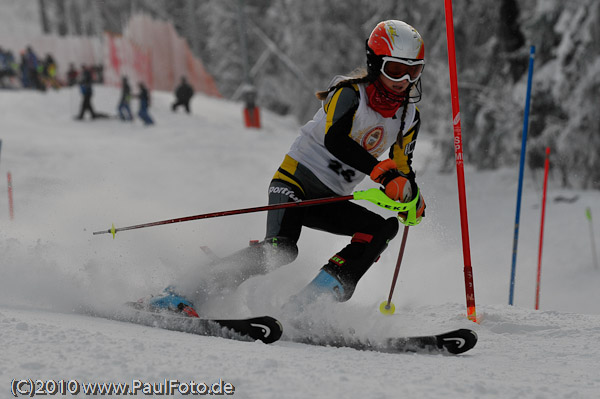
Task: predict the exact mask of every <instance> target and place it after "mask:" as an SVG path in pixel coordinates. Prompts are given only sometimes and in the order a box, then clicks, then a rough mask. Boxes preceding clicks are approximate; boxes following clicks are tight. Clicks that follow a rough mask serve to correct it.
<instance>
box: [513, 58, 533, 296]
mask: <svg viewBox="0 0 600 399" xmlns="http://www.w3.org/2000/svg"><path fill="white" fill-rule="evenodd" d="M534 60H535V46H531V50H530V52H529V74H528V76H527V96H526V98H525V117H524V119H523V142H522V143H521V161H520V164H519V189H518V191H517V212H516V216H515V236H514V239H513V252H512V267H511V271H510V294H509V296H508V304H509V305H512V304H513V298H514V294H515V270H516V268H517V245H518V242H519V220H520V218H521V194H522V193H523V170H524V169H525V152H526V151H525V149H526V148H527V129H528V127H529V105H530V103H531V81H532V80H533V61H534Z"/></svg>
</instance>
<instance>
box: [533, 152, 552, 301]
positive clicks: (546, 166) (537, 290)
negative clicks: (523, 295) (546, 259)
mask: <svg viewBox="0 0 600 399" xmlns="http://www.w3.org/2000/svg"><path fill="white" fill-rule="evenodd" d="M549 169H550V147H547V148H546V161H545V162H544V194H543V196H542V222H541V227H540V247H539V250H538V268H537V279H536V287H535V310H538V309H539V308H540V278H541V275H542V248H543V246H544V216H545V215H546V192H547V191H548V170H549Z"/></svg>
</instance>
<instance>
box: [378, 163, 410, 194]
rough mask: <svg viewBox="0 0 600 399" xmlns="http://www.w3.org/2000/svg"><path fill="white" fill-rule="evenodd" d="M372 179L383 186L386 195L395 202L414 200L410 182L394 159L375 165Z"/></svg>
mask: <svg viewBox="0 0 600 399" xmlns="http://www.w3.org/2000/svg"><path fill="white" fill-rule="evenodd" d="M370 177H371V180H373V181H374V182H376V183H379V184H381V185H383V187H384V188H385V194H386V195H387V196H388V197H390V198H391V199H393V200H394V201H400V202H409V201H410V200H411V199H412V188H411V185H410V181H409V180H408V179H407V178H406V177H405V176H403V175H402V174H401V173H400V172H399V171H398V167H397V166H396V162H394V160H393V159H386V160H385V161H381V162H379V163H378V164H377V165H375V167H374V168H373V170H372V171H371V174H370Z"/></svg>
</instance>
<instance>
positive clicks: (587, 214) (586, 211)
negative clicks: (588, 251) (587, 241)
mask: <svg viewBox="0 0 600 399" xmlns="http://www.w3.org/2000/svg"><path fill="white" fill-rule="evenodd" d="M585 216H586V217H587V219H588V221H589V224H590V238H591V240H592V258H593V259H594V267H595V268H596V270H597V269H598V255H596V240H595V239H594V223H593V222H592V210H591V209H590V207H589V206H588V207H587V209H586V210H585Z"/></svg>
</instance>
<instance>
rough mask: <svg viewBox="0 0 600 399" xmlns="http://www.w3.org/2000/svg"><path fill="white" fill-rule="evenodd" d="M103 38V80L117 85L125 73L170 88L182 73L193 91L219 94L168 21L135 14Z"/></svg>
mask: <svg viewBox="0 0 600 399" xmlns="http://www.w3.org/2000/svg"><path fill="white" fill-rule="evenodd" d="M104 39H105V40H104V59H105V68H104V77H105V82H106V83H107V84H112V85H115V86H118V85H120V83H121V78H122V76H127V77H128V78H129V79H130V80H132V81H134V82H136V81H143V82H145V83H146V85H147V86H148V87H149V88H151V89H154V90H167V91H171V90H174V88H175V87H176V86H177V85H178V84H179V81H180V79H181V77H186V78H187V80H188V82H189V83H190V84H191V85H192V86H193V87H194V90H195V91H196V92H201V93H204V94H207V95H210V96H215V97H221V94H220V92H219V90H218V89H217V86H216V84H215V82H214V79H213V78H212V76H211V75H210V74H209V73H208V72H207V71H206V70H205V69H204V66H203V65H202V62H201V61H200V60H199V59H197V58H196V57H194V55H193V54H192V52H191V50H190V48H189V46H188V44H187V42H186V41H185V40H184V39H182V38H181V37H180V36H179V35H178V34H177V32H176V31H175V29H174V28H173V26H172V25H171V24H170V23H167V22H163V21H157V20H154V19H153V18H151V17H149V16H146V15H137V16H134V17H132V18H131V19H130V20H129V23H128V24H127V27H126V28H125V29H124V32H123V35H122V36H119V35H114V34H110V33H105V36H104Z"/></svg>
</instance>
